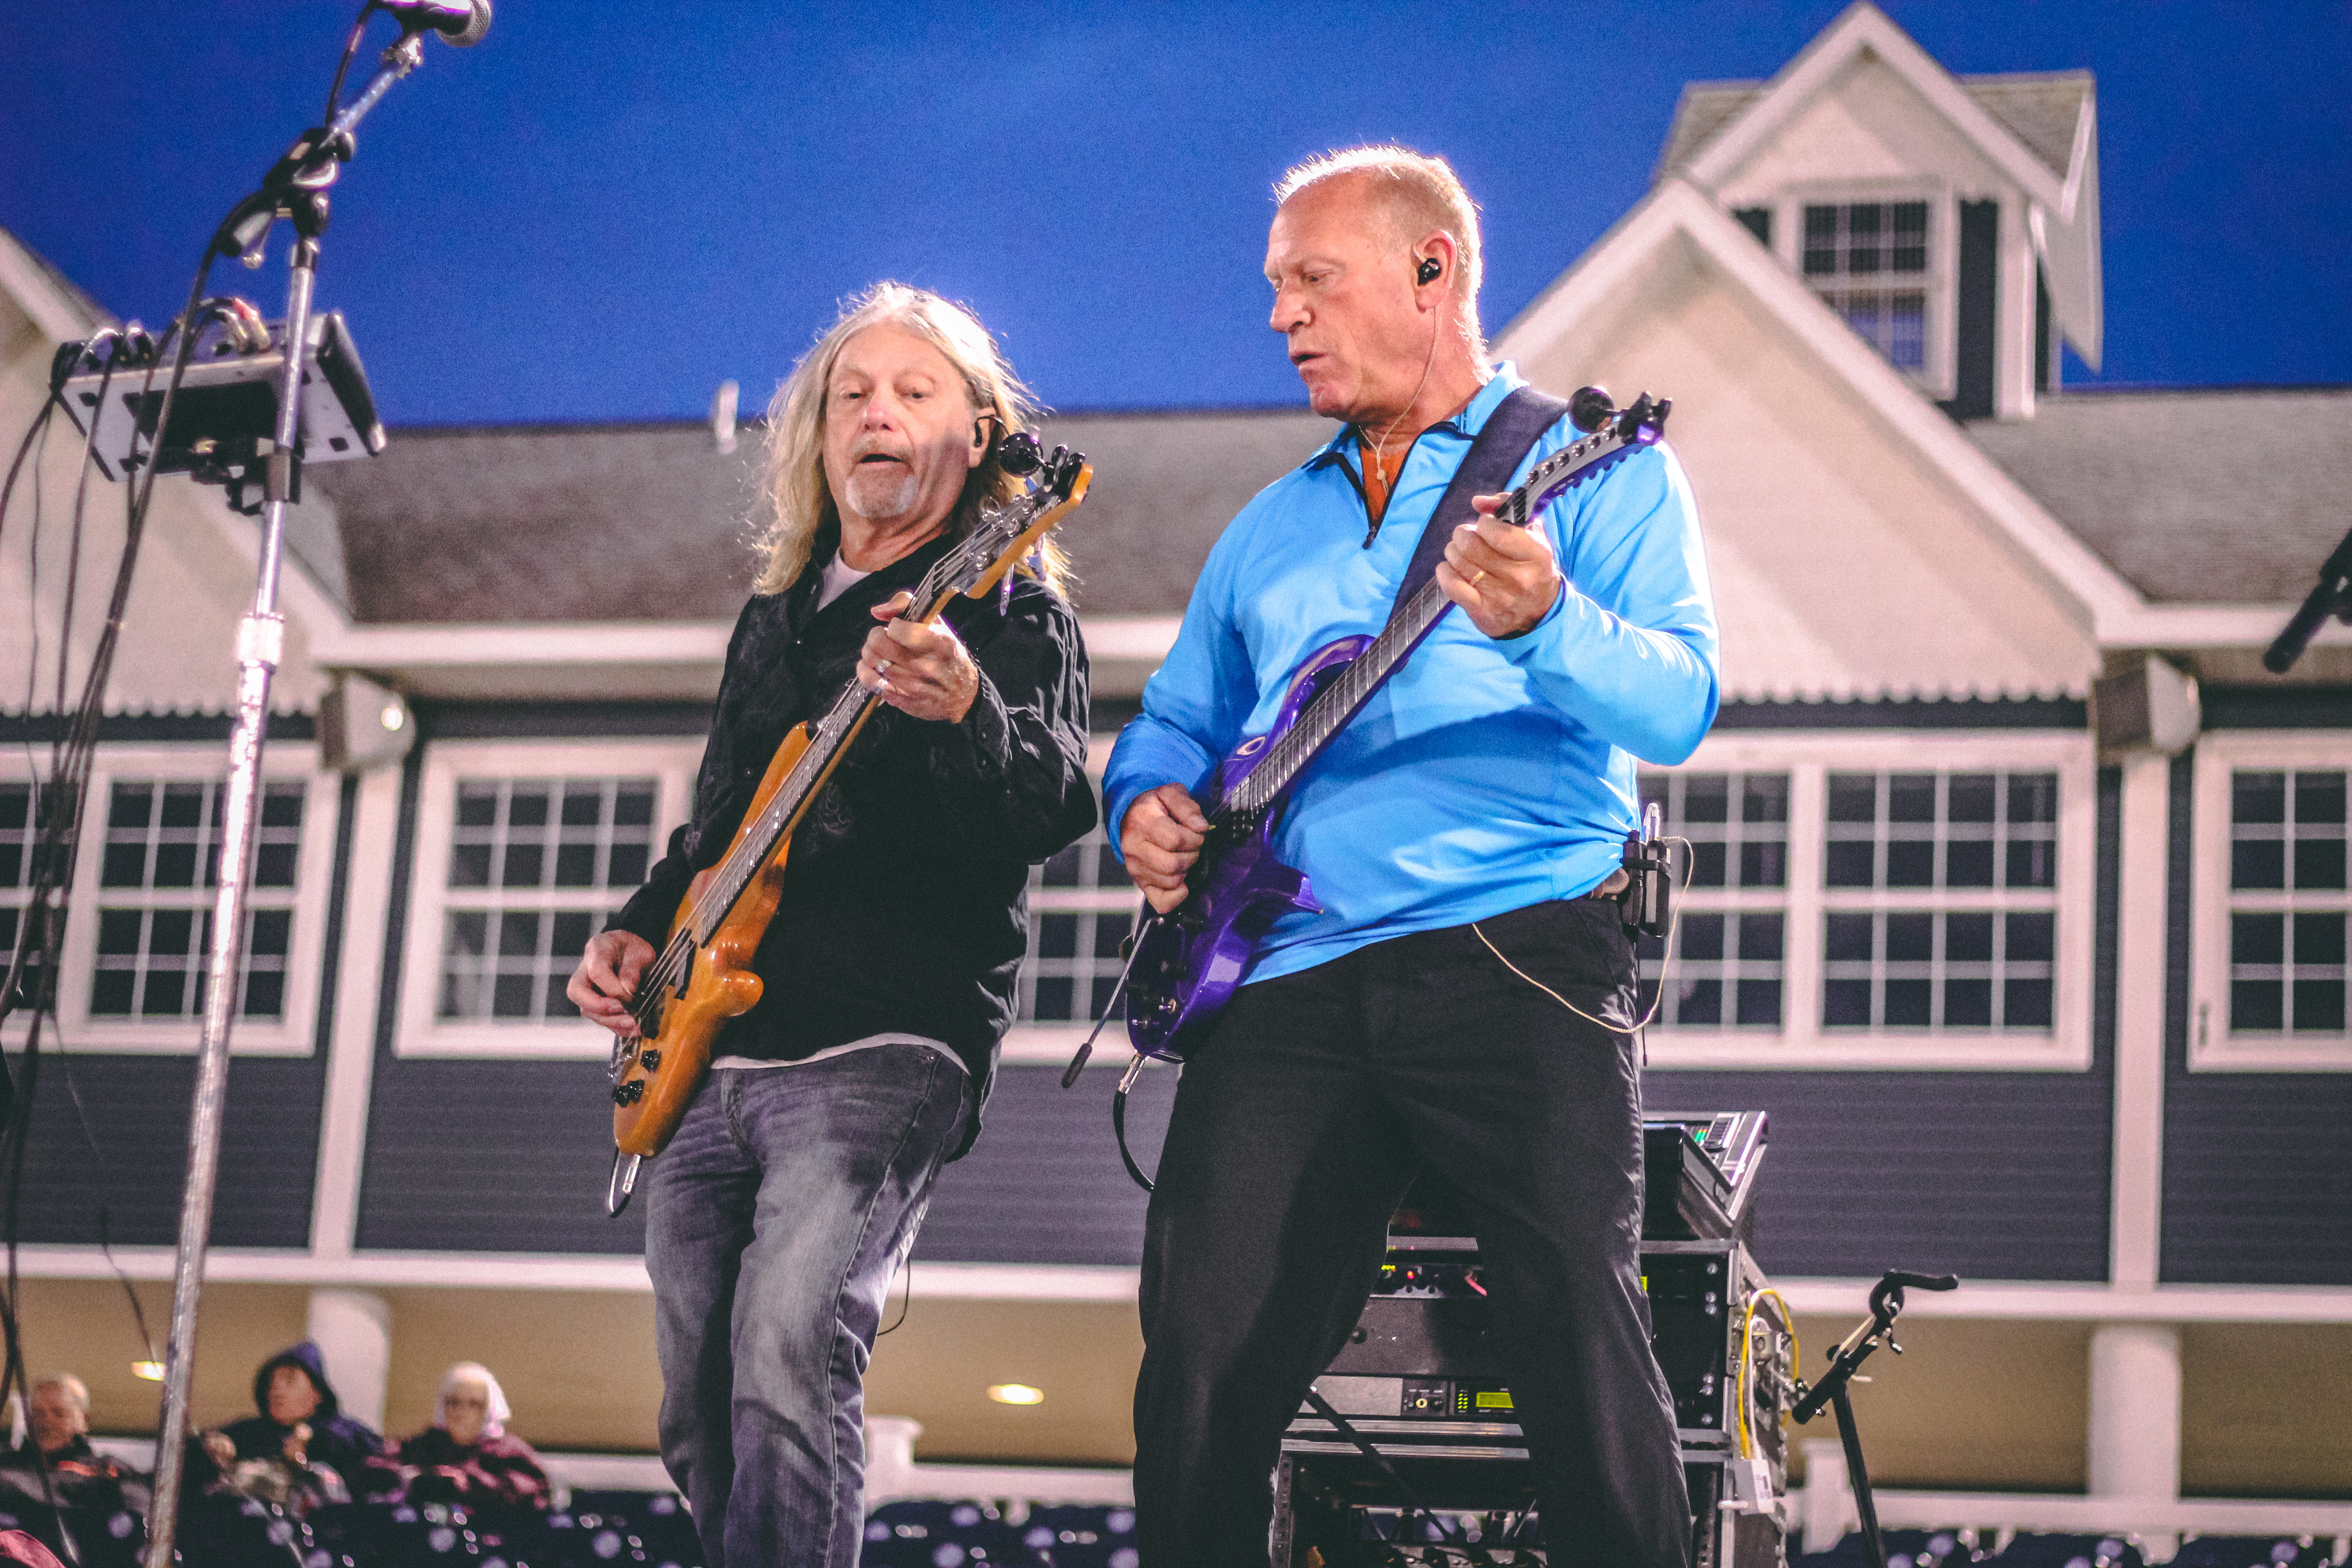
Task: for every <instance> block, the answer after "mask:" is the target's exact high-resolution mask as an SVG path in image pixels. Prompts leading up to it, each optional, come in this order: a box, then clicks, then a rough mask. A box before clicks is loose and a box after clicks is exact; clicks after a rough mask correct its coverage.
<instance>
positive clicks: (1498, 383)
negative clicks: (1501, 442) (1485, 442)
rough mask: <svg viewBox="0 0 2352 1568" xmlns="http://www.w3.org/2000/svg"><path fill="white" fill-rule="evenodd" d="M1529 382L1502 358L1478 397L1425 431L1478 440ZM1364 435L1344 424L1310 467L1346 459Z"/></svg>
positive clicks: (1320, 450) (1308, 462) (1312, 459)
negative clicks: (1491, 418) (1507, 400)
mask: <svg viewBox="0 0 2352 1568" xmlns="http://www.w3.org/2000/svg"><path fill="white" fill-rule="evenodd" d="M1527 384H1528V383H1527V378H1526V377H1524V376H1522V375H1521V374H1519V367H1518V366H1517V364H1515V363H1512V362H1511V361H1509V360H1501V361H1498V362H1497V363H1496V365H1495V367H1494V374H1493V375H1492V376H1490V377H1489V378H1488V379H1487V382H1486V385H1484V386H1482V387H1480V388H1479V389H1478V394H1477V395H1476V396H1475V397H1473V398H1472V399H1471V400H1470V401H1469V402H1468V403H1466V404H1465V405H1462V408H1461V410H1460V411H1459V412H1458V413H1456V414H1454V416H1452V417H1450V418H1446V419H1441V420H1439V421H1438V422H1437V423H1436V424H1434V425H1433V426H1430V427H1429V428H1428V429H1427V430H1424V431H1423V432H1422V434H1423V435H1425V436H1426V435H1432V434H1444V435H1447V436H1451V437H1455V438H1456V439H1459V440H1463V441H1475V440H1476V439H1477V438H1478V432H1479V431H1481V430H1483V429H1485V428H1486V420H1487V418H1488V417H1489V416H1491V415H1493V413H1494V412H1495V410H1496V408H1497V407H1498V406H1500V405H1501V404H1502V401H1503V399H1505V398H1506V397H1508V396H1509V395H1511V394H1512V393H1514V392H1516V391H1517V390H1518V389H1519V388H1520V387H1522V386H1525V385H1527ZM1361 436H1362V432H1361V431H1360V430H1359V429H1358V428H1357V426H1354V425H1342V426H1340V427H1339V434H1337V435H1335V436H1333V437H1331V439H1330V440H1329V441H1328V442H1326V443H1324V445H1323V446H1322V447H1320V448H1319V449H1318V451H1317V452H1316V454H1315V455H1314V456H1313V457H1312V458H1308V459H1307V465H1306V466H1307V468H1327V467H1328V466H1329V465H1331V464H1333V463H1339V462H1345V461H1346V460H1347V458H1348V454H1349V452H1351V451H1352V450H1354V448H1355V446H1356V443H1357V442H1358V440H1359V439H1360V438H1361Z"/></svg>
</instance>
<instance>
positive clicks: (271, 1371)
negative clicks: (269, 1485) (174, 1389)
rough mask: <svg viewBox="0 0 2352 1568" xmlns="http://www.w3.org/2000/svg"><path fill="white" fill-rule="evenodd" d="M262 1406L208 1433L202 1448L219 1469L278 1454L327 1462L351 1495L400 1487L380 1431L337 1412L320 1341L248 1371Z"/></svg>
mask: <svg viewBox="0 0 2352 1568" xmlns="http://www.w3.org/2000/svg"><path fill="white" fill-rule="evenodd" d="M253 1403H254V1405H255V1408H256V1409H257V1411H258V1412H259V1413H258V1414H257V1415H248V1416H246V1417H245V1418H244V1419H243V1420H241V1421H232V1422H230V1423H229V1424H228V1425H227V1426H223V1427H221V1428H220V1429H219V1431H217V1432H215V1433H209V1434H207V1435H206V1440H205V1450H206V1452H207V1453H209V1454H210V1455H211V1456H212V1458H213V1459H214V1461H215V1463H217V1464H218V1465H219V1466H220V1468H222V1469H223V1470H228V1469H230V1468H233V1466H234V1465H235V1463H236V1461H238V1460H242V1459H272V1460H283V1461H285V1462H286V1463H288V1464H289V1465H292V1466H294V1467H296V1468H305V1467H308V1466H318V1465H324V1466H326V1467H327V1468H329V1469H331V1470H332V1471H334V1473H335V1475H336V1476H337V1477H338V1478H339V1479H341V1481H342V1483H343V1485H344V1486H345V1487H347V1488H349V1489H350V1491H351V1495H352V1497H353V1498H355V1499H361V1500H365V1499H368V1498H371V1497H379V1496H383V1495H385V1494H387V1493H390V1492H394V1491H396V1490H398V1489H399V1486H400V1474H399V1472H398V1470H396V1469H395V1468H393V1466H392V1464H391V1454H390V1451H389V1448H388V1447H387V1445H386V1444H385V1443H384V1440H383V1436H381V1435H380V1434H378V1433H377V1432H376V1431H375V1430H374V1429H373V1427H370V1426H368V1425H367V1424H366V1423H365V1422H362V1421H358V1420H355V1419H353V1418H352V1417H351V1416H349V1415H344V1414H343V1413H342V1405H341V1401H339V1400H338V1399H337V1398H336V1397H335V1390H334V1386H333V1385H332V1384H330V1383H329V1382H328V1381H327V1368H326V1363H325V1360H324V1358H323V1357H322V1356H321V1355H320V1351H319V1347H318V1346H317V1345H316V1344H314V1343H312V1342H310V1341H309V1340H304V1341H303V1342H301V1343H300V1344H298V1345H293V1346H290V1347H289V1348H288V1349H286V1350H282V1351H280V1352H278V1353H277V1354H276V1355H274V1356H271V1357H270V1358H269V1359H268V1361H266V1362H263V1363H261V1370H260V1371H258V1372H257V1373H254V1374H253Z"/></svg>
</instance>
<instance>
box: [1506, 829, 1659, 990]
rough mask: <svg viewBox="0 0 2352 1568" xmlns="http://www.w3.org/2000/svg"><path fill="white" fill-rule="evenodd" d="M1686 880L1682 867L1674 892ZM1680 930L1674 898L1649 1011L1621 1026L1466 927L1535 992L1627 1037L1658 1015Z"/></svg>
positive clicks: (1637, 972) (1637, 977)
mask: <svg viewBox="0 0 2352 1568" xmlns="http://www.w3.org/2000/svg"><path fill="white" fill-rule="evenodd" d="M1666 842H1667V843H1669V844H1679V845H1681V846H1682V847H1683V848H1684V850H1685V852H1686V853H1687V852H1689V851H1690V849H1691V841H1690V840H1689V839H1687V838H1684V837H1678V836H1677V837H1670V838H1668V839H1667V840H1666ZM1692 868H1693V869H1696V858H1695V857H1694V858H1693V862H1692ZM1690 879H1691V871H1690V870H1685V872H1684V873H1683V879H1682V885H1681V886H1680V887H1677V888H1676V889H1675V892H1676V893H1677V894H1680V893H1685V892H1687V891H1689V890H1690ZM1682 929H1683V905H1682V900H1681V899H1680V898H1676V899H1675V918H1674V921H1673V922H1672V923H1671V924H1669V925H1668V926H1667V928H1666V945H1665V951H1664V952H1663V953H1662V954H1660V956H1659V959H1658V994H1656V995H1654V996H1653V997H1651V998H1650V1010H1649V1011H1648V1012H1646V1013H1644V1014H1643V1015H1642V1016H1641V1017H1639V1018H1638V1019H1636V1020H1634V1022H1633V1024H1632V1025H1630V1026H1628V1025H1624V1024H1612V1023H1611V1022H1609V1020H1608V1019H1606V1018H1596V1017H1594V1016H1592V1015H1591V1014H1590V1013H1588V1012H1586V1011H1585V1010H1584V1009H1583V1008H1581V1007H1580V1006H1578V1005H1576V1004H1575V1003H1573V1002H1571V1001H1570V1000H1569V999H1568V998H1567V997H1565V996H1563V995H1561V994H1559V992H1557V991H1555V990H1553V989H1552V988H1551V987H1550V986H1549V985H1547V984H1544V983H1543V982H1542V981H1540V980H1538V979H1537V978H1536V977H1535V976H1534V975H1532V974H1529V973H1528V972H1527V971H1526V970H1524V969H1521V968H1520V967H1519V966H1518V965H1517V964H1516V963H1512V962H1511V961H1510V960H1509V959H1507V958H1505V957H1504V956H1503V950H1502V949H1501V948H1499V947H1496V945H1495V943H1494V942H1493V941H1492V940H1491V939H1490V938H1488V936H1487V935H1486V931H1484V930H1482V929H1481V928H1480V926H1479V925H1478V923H1477V922H1476V921H1473V922H1471V926H1470V931H1471V933H1472V934H1473V935H1475V937H1477V939H1478V940H1479V942H1482V943H1484V944H1485V945H1486V951H1487V952H1491V953H1493V954H1494V955H1495V958H1496V962H1498V963H1501V964H1502V966H1503V967H1504V968H1506V969H1507V970H1509V971H1510V972H1511V973H1514V974H1516V975H1517V976H1518V977H1519V978H1520V979H1522V980H1524V981H1526V982H1527V983H1528V984H1530V985H1532V986H1534V987H1535V988H1536V989H1537V990H1538V991H1540V992H1542V993H1543V994H1545V995H1547V996H1549V997H1550V998H1551V999H1552V1000H1553V1001H1555V1002H1557V1003H1559V1005H1561V1006H1563V1007H1565V1008H1567V1009H1568V1010H1569V1011H1570V1012H1571V1013H1573V1014H1575V1015H1576V1016H1578V1017H1580V1018H1581V1019H1583V1020H1584V1021H1585V1022H1586V1023H1588V1024H1598V1025H1599V1026H1601V1027H1602V1028H1604V1029H1606V1030H1608V1031H1609V1032H1610V1033H1611V1034H1612V1035H1627V1036H1632V1035H1638V1034H1640V1033H1641V1032H1642V1031H1643V1030H1644V1029H1646V1028H1648V1027H1649V1026H1650V1025H1651V1023H1652V1022H1653V1021H1654V1020H1655V1019H1656V1017H1657V1016H1658V1009H1659V1008H1660V1007H1661V1006H1663V1005H1664V1004H1665V1000H1666V969H1667V966H1668V965H1669V964H1671V963H1673V962H1674V954H1675V939H1676V938H1677V937H1678V936H1680V935H1681V933H1682ZM1636 984H1639V971H1638V967H1637V970H1636Z"/></svg>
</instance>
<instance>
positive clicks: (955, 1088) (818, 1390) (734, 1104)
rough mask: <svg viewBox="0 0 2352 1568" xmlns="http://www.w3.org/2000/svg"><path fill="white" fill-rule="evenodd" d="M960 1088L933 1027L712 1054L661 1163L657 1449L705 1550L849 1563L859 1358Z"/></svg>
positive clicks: (655, 1271) (961, 1098)
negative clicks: (770, 1058)
mask: <svg viewBox="0 0 2352 1568" xmlns="http://www.w3.org/2000/svg"><path fill="white" fill-rule="evenodd" d="M970 1100H971V1089H970V1085H969V1082H968V1079H967V1078H966V1075H965V1074H964V1072H963V1070H962V1068H961V1067H959V1066H958V1065H957V1064H956V1063H955V1062H954V1061H952V1060H950V1058H947V1057H946V1056H944V1055H942V1054H941V1053H940V1052H939V1051H936V1050H933V1049H931V1048H930V1047H927V1046H917V1045H882V1046H872V1047H866V1049H863V1050H856V1051H851V1052H848V1053H846V1054H845V1055H843V1056H838V1057H833V1058H826V1059H825V1060H823V1061H814V1062H809V1063H805V1064H803V1065H799V1066H793V1067H780V1068H755V1069H744V1068H718V1069H715V1070H714V1071H713V1072H712V1073H711V1074H710V1077H709V1080H708V1081H706V1082H705V1083H704V1084H703V1086H702V1088H701V1089H700V1090H699V1091H698V1093H697V1094H696V1095H695V1098H694V1101H693V1103H692V1104H691V1105H690V1106H689V1107H688V1110H687V1113H686V1119H685V1121H683V1122H681V1123H680V1124H679V1126H678V1130H677V1136H676V1137H675V1138H673V1139H672V1140H671V1141H670V1145H669V1147H668V1148H667V1149H666V1150H665V1151H663V1152H662V1155H661V1157H660V1158H659V1159H657V1160H656V1161H655V1162H654V1163H653V1173H652V1179H651V1182H650V1183H649V1184H648V1190H647V1192H646V1271H647V1272H648V1273H650V1274H651V1275H652V1276H653V1285H654V1315H655V1342H656V1348H657V1349H658V1351H659V1352H660V1356H661V1369H662V1406H661V1449H662V1462H663V1463H664V1464H665V1465H667V1467H668V1468H669V1473H670V1477H671V1479H673V1480H675V1481H676V1482H677V1485H678V1489H680V1490H681V1491H683V1492H684V1493H685V1494H686V1497H687V1500H688V1502H689V1503H690V1504H691V1505H692V1506H693V1509H694V1519H695V1526H696V1529H697V1530H698V1531H699V1532H700V1534H701V1536H702V1542H703V1547H704V1550H705V1551H706V1552H707V1553H708V1554H709V1565H710V1568H818V1565H824V1568H853V1565H854V1564H855V1563H856V1561H857V1553H858V1546H859V1542H860V1540H861V1538H862V1535H863V1526H864V1522H865V1520H864V1514H863V1511H862V1497H861V1493H862V1483H863V1480H864V1478H865V1470H866V1439H865V1385H864V1380H865V1376H866V1360H867V1358H868V1356H869V1355H870V1354H871V1352H872V1351H873V1348H874V1335H875V1331H876V1330H877V1328H878V1327H879V1326H880V1323H881V1313H882V1299H883V1296H884V1294H885V1292H887V1290H888V1289H889V1285H890V1276H891V1272H892V1270H893V1269H894V1268H896V1267H897V1265H898V1262H899V1261H900V1260H901V1259H902V1258H903V1257H904V1256H905V1254H906V1252H907V1250H908V1247H911V1246H912V1245H913V1242H914V1237H915V1230H916V1227H917V1226H919V1225H920V1224H921V1223H922V1217H923V1205H924V1201H925V1198H926V1197H927V1195H928V1194H929V1190H930V1184H931V1178H932V1176H933V1175H934V1174H936V1173H937V1172H938V1170H939V1166H940V1160H941V1159H942V1158H943V1157H944V1156H945V1154H946V1152H948V1151H949V1150H950V1149H952V1148H953V1147H955V1143H956V1139H957V1136H958V1133H959V1131H960V1130H961V1127H962V1125H963V1119H964V1116H965V1115H966V1114H967V1111H966V1107H967V1105H968V1103H969V1101H970Z"/></svg>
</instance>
